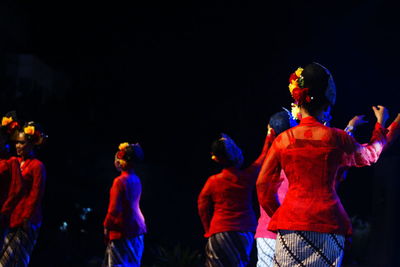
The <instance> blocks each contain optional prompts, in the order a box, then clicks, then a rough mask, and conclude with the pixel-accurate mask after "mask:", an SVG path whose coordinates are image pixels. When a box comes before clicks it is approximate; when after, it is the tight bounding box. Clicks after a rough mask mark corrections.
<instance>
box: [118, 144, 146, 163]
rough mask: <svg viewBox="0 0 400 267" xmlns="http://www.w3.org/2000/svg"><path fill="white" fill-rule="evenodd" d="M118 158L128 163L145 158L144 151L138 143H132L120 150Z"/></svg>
mask: <svg viewBox="0 0 400 267" xmlns="http://www.w3.org/2000/svg"><path fill="white" fill-rule="evenodd" d="M118 158H120V159H123V160H126V162H128V163H140V162H142V161H143V160H144V152H143V149H142V147H141V146H140V145H139V144H138V143H136V144H130V145H129V146H127V147H126V148H125V149H124V150H120V151H119V152H118Z"/></svg>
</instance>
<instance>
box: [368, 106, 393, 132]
mask: <svg viewBox="0 0 400 267" xmlns="http://www.w3.org/2000/svg"><path fill="white" fill-rule="evenodd" d="M372 110H373V111H374V114H375V117H376V120H377V122H379V123H380V124H381V125H382V126H383V127H385V123H386V121H387V119H388V118H389V111H388V110H387V109H386V108H385V107H384V106H380V105H378V106H372Z"/></svg>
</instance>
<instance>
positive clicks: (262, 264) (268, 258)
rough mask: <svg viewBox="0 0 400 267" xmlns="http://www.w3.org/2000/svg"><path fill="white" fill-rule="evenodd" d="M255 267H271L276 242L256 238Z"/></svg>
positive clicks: (269, 239)
mask: <svg viewBox="0 0 400 267" xmlns="http://www.w3.org/2000/svg"><path fill="white" fill-rule="evenodd" d="M256 242H257V267H273V266H274V255H275V245H276V240H275V239H272V238H260V237H258V238H256Z"/></svg>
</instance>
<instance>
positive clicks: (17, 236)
mask: <svg viewBox="0 0 400 267" xmlns="http://www.w3.org/2000/svg"><path fill="white" fill-rule="evenodd" d="M45 138H46V136H45V135H44V133H43V131H42V130H41V128H40V126H39V125H38V124H36V123H35V122H29V123H27V124H25V125H24V127H23V131H20V132H19V133H18V135H17V137H16V146H15V147H16V152H17V155H18V161H19V163H20V168H21V174H22V180H21V181H22V183H21V184H20V187H21V195H20V196H19V200H18V203H17V205H16V207H15V209H14V211H13V212H12V213H11V217H10V230H9V232H8V234H7V236H6V238H5V241H4V248H3V254H2V255H1V258H0V266H4V267H6V266H27V265H28V263H29V259H30V255H31V253H32V251H33V248H34V245H35V243H36V240H37V238H38V235H39V228H40V226H41V223H42V207H41V206H42V205H41V202H42V197H43V194H44V187H45V181H46V171H45V167H44V165H43V163H42V162H41V161H40V160H38V159H37V158H35V148H37V147H38V146H40V145H42V144H43V142H44V140H45Z"/></svg>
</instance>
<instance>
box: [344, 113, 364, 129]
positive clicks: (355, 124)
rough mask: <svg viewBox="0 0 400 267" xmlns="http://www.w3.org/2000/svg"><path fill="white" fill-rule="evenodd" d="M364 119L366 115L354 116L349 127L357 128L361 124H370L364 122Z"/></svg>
mask: <svg viewBox="0 0 400 267" xmlns="http://www.w3.org/2000/svg"><path fill="white" fill-rule="evenodd" d="M364 117H365V115H357V116H354V117H353V118H352V119H351V120H350V121H349V123H348V124H347V125H348V126H351V127H353V128H356V127H358V126H359V125H361V124H365V123H368V121H366V120H364Z"/></svg>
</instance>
